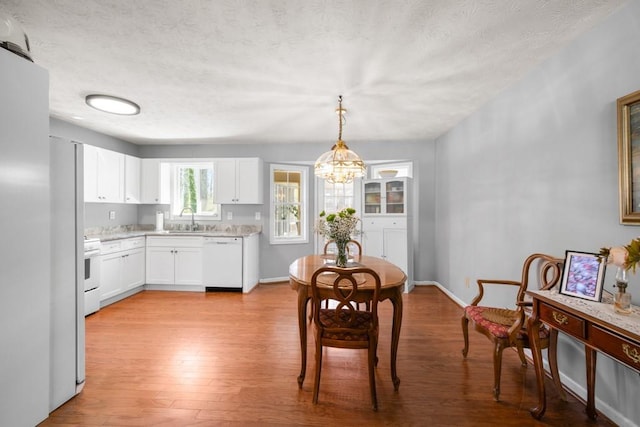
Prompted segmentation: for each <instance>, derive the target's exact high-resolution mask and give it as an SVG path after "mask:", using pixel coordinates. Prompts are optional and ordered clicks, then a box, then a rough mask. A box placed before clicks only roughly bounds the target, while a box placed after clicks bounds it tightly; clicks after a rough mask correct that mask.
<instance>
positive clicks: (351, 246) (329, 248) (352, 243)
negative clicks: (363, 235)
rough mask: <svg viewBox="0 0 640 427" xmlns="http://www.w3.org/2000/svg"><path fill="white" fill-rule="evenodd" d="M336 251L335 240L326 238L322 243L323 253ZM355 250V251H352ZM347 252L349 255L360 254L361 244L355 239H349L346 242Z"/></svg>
mask: <svg viewBox="0 0 640 427" xmlns="http://www.w3.org/2000/svg"><path fill="white" fill-rule="evenodd" d="M335 252H337V249H336V242H335V240H327V243H325V244H324V254H325V255H327V254H329V253H335ZM354 252H355V253H354ZM347 253H348V254H350V255H356V254H357V255H362V245H360V242H358V241H357V240H349V241H348V242H347Z"/></svg>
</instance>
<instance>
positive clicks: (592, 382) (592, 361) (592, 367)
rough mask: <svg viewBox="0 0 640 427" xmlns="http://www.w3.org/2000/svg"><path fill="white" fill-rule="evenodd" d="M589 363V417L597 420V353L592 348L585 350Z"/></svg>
mask: <svg viewBox="0 0 640 427" xmlns="http://www.w3.org/2000/svg"><path fill="white" fill-rule="evenodd" d="M584 352H585V356H586V362H587V416H588V417H589V418H591V419H592V420H595V419H596V417H597V416H598V413H597V412H596V400H595V386H596V356H597V353H596V351H595V350H594V349H592V348H591V347H587V346H585V348H584Z"/></svg>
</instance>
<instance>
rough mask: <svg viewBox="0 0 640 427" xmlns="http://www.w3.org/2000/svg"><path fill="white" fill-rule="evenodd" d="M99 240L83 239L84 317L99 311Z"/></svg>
mask: <svg viewBox="0 0 640 427" xmlns="http://www.w3.org/2000/svg"><path fill="white" fill-rule="evenodd" d="M98 255H100V239H87V238H85V239H84V315H85V316H87V315H89V314H91V313H95V312H96V311H98V310H100V289H99V288H100V259H99V258H98Z"/></svg>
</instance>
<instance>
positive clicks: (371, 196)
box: [363, 178, 408, 215]
mask: <svg viewBox="0 0 640 427" xmlns="http://www.w3.org/2000/svg"><path fill="white" fill-rule="evenodd" d="M363 196H364V209H363V211H364V215H406V214H407V196H408V191H407V179H406V178H388V179H370V180H365V181H364V190H363Z"/></svg>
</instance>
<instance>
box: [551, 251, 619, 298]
mask: <svg viewBox="0 0 640 427" xmlns="http://www.w3.org/2000/svg"><path fill="white" fill-rule="evenodd" d="M606 264H607V263H606V261H605V260H602V259H601V256H600V254H597V253H591V252H579V251H566V253H565V259H564V268H563V271H562V282H561V283H560V293H561V294H563V295H568V296H572V297H577V298H583V299H587V300H590V301H600V299H601V298H602V290H603V288H604V273H605V271H606Z"/></svg>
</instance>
